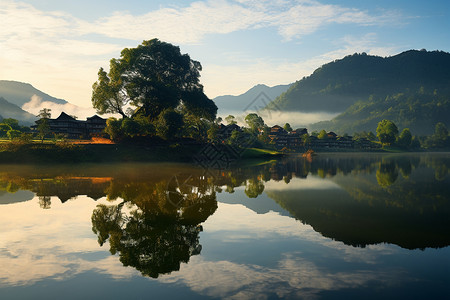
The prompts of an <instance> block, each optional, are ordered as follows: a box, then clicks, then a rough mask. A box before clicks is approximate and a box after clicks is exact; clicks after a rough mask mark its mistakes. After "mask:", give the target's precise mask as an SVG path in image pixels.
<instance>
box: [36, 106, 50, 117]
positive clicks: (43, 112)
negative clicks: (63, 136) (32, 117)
mask: <svg viewBox="0 0 450 300" xmlns="http://www.w3.org/2000/svg"><path fill="white" fill-rule="evenodd" d="M51 111H52V110H51V109H49V108H43V109H41V110H40V111H39V114H38V115H37V117H38V118H41V119H50V118H51V117H52V114H51Z"/></svg>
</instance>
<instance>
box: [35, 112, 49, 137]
mask: <svg viewBox="0 0 450 300" xmlns="http://www.w3.org/2000/svg"><path fill="white" fill-rule="evenodd" d="M37 131H38V133H37V136H38V137H39V138H40V139H41V141H42V142H44V138H45V136H46V135H48V134H49V133H50V125H49V123H48V119H47V118H42V119H40V120H38V121H37Z"/></svg>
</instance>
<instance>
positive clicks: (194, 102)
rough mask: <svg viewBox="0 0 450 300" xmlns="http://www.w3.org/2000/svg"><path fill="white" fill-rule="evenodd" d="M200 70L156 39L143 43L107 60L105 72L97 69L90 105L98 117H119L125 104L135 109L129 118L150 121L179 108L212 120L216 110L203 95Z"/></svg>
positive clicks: (176, 50)
mask: <svg viewBox="0 0 450 300" xmlns="http://www.w3.org/2000/svg"><path fill="white" fill-rule="evenodd" d="M201 69H202V66H201V64H200V63H199V62H197V61H194V60H192V59H191V58H190V57H189V55H188V54H181V52H180V48H179V47H176V46H174V45H172V44H169V43H165V42H161V41H159V40H158V39H153V40H149V41H144V42H143V43H142V44H141V45H139V46H138V47H136V48H125V49H123V50H122V52H121V55H120V59H111V61H110V71H109V73H106V72H105V71H104V70H103V69H100V70H99V72H98V80H97V82H96V83H94V85H93V93H92V104H93V106H94V108H96V109H97V111H98V112H99V113H100V114H103V113H108V112H112V113H119V114H121V115H122V116H123V117H125V116H126V114H125V112H124V111H123V108H124V107H125V106H126V105H128V104H129V105H131V106H133V107H135V108H136V109H135V110H134V112H133V115H142V116H145V117H149V118H150V119H151V120H152V121H153V120H156V119H157V118H158V116H159V115H160V114H161V113H162V112H164V111H165V110H168V109H172V110H173V109H175V108H177V107H178V106H179V105H183V106H184V107H185V109H186V110H187V111H189V112H190V113H192V114H195V115H197V116H199V117H202V118H206V119H209V120H213V119H214V118H215V115H216V113H217V107H216V105H215V104H214V102H213V101H211V100H210V99H208V97H207V96H206V95H205V94H204V93H203V86H202V85H201V84H200V82H199V78H200V71H201Z"/></svg>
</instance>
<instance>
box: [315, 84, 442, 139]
mask: <svg viewBox="0 0 450 300" xmlns="http://www.w3.org/2000/svg"><path fill="white" fill-rule="evenodd" d="M449 115H450V93H449V94H448V95H447V94H445V93H443V92H442V93H440V92H439V93H437V94H435V93H432V94H431V93H429V94H418V93H412V92H408V93H398V94H393V95H389V96H387V97H370V98H369V99H367V100H364V101H360V102H357V103H355V104H354V105H352V106H351V107H349V108H348V109H347V110H346V111H345V112H344V113H342V114H340V115H339V116H337V117H336V118H334V119H333V120H331V121H325V122H319V123H317V124H315V125H314V126H313V128H326V129H329V130H333V131H335V132H338V133H342V132H353V133H354V132H361V131H371V130H374V129H375V128H376V126H377V124H378V122H380V121H381V120H383V119H387V120H392V121H393V122H394V123H395V124H397V126H399V127H401V128H409V129H410V130H411V132H414V133H415V134H418V135H430V134H432V133H433V132H434V126H435V124H436V122H442V123H444V124H445V125H446V126H450V119H449V118H448V116H449Z"/></svg>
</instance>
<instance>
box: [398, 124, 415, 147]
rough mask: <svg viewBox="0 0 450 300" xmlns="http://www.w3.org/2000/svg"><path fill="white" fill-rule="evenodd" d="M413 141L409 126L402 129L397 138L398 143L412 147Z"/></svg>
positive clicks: (401, 145)
mask: <svg viewBox="0 0 450 300" xmlns="http://www.w3.org/2000/svg"><path fill="white" fill-rule="evenodd" d="M411 142H412V135H411V131H409V128H405V129H403V130H402V132H401V133H400V135H399V136H398V139H397V145H398V146H400V147H402V148H406V149H407V148H410V146H411Z"/></svg>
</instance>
